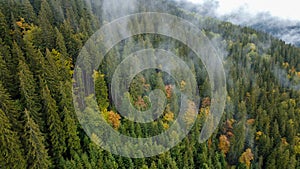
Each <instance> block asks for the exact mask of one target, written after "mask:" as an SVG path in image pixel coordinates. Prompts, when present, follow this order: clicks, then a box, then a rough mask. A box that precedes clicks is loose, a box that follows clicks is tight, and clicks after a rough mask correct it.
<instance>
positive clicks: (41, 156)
mask: <svg viewBox="0 0 300 169" xmlns="http://www.w3.org/2000/svg"><path fill="white" fill-rule="evenodd" d="M24 114H25V125H24V135H23V137H22V138H23V139H24V142H25V145H24V147H25V157H26V160H27V165H28V166H27V167H28V168H32V169H34V168H36V169H39V168H45V169H46V168H50V166H51V161H50V158H49V156H48V152H47V149H46V146H45V139H44V136H43V135H42V133H41V131H40V129H39V126H38V125H37V124H36V123H35V122H34V120H33V119H32V118H31V117H30V112H29V111H27V110H26V109H25V111H24Z"/></svg>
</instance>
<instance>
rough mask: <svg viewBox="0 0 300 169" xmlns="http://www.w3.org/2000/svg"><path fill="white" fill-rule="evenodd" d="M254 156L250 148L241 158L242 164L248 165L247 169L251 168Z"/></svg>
mask: <svg viewBox="0 0 300 169" xmlns="http://www.w3.org/2000/svg"><path fill="white" fill-rule="evenodd" d="M253 157H254V155H253V154H252V151H251V149H250V148H248V149H247V150H246V151H245V152H244V153H243V154H242V155H241V157H240V159H239V161H240V163H244V164H246V166H247V168H250V164H251V160H253V159H254V158H253Z"/></svg>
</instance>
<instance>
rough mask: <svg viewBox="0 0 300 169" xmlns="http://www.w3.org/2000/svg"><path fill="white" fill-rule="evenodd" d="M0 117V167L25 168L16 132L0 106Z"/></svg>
mask: <svg viewBox="0 0 300 169" xmlns="http://www.w3.org/2000/svg"><path fill="white" fill-rule="evenodd" d="M0 119H1V121H0V136H1V137H0V143H1V144H0V167H1V168H25V165H26V163H25V160H24V158H23V150H22V149H21V143H20V140H19V137H18V134H17V133H16V132H15V131H13V130H12V127H13V125H12V124H11V123H10V120H9V118H8V117H7V115H6V113H4V111H3V109H2V108H0Z"/></svg>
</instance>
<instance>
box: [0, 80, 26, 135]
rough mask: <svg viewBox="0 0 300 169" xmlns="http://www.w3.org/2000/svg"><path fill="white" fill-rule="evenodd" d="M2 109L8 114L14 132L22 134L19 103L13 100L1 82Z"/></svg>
mask: <svg viewBox="0 0 300 169" xmlns="http://www.w3.org/2000/svg"><path fill="white" fill-rule="evenodd" d="M0 109H2V110H3V111H4V112H5V113H6V115H7V118H8V119H9V121H10V123H11V125H12V126H14V128H13V130H14V131H17V132H20V131H21V123H20V115H21V114H20V112H19V110H20V107H19V105H18V104H17V102H15V101H14V100H12V99H11V97H10V95H9V94H8V92H7V90H6V89H5V88H4V86H3V85H2V81H0Z"/></svg>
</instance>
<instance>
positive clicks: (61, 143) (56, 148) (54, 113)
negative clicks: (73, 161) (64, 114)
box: [41, 85, 66, 165]
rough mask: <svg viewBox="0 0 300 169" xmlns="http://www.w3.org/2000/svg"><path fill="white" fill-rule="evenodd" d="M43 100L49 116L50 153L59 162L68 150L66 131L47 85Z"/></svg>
mask: <svg viewBox="0 0 300 169" xmlns="http://www.w3.org/2000/svg"><path fill="white" fill-rule="evenodd" d="M41 93H42V100H43V111H44V112H45V114H46V117H47V122H46V124H47V129H48V138H47V140H48V141H49V146H50V147H51V149H49V153H50V154H51V157H52V158H53V161H54V164H56V165H57V164H58V163H59V160H60V159H61V157H62V154H63V153H64V152H65V150H66V146H65V133H64V130H63V124H62V121H61V119H60V116H59V114H58V108H57V106H56V101H55V100H54V99H53V98H52V97H51V93H50V90H49V89H48V86H47V85H44V86H43V88H42V92H41Z"/></svg>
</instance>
